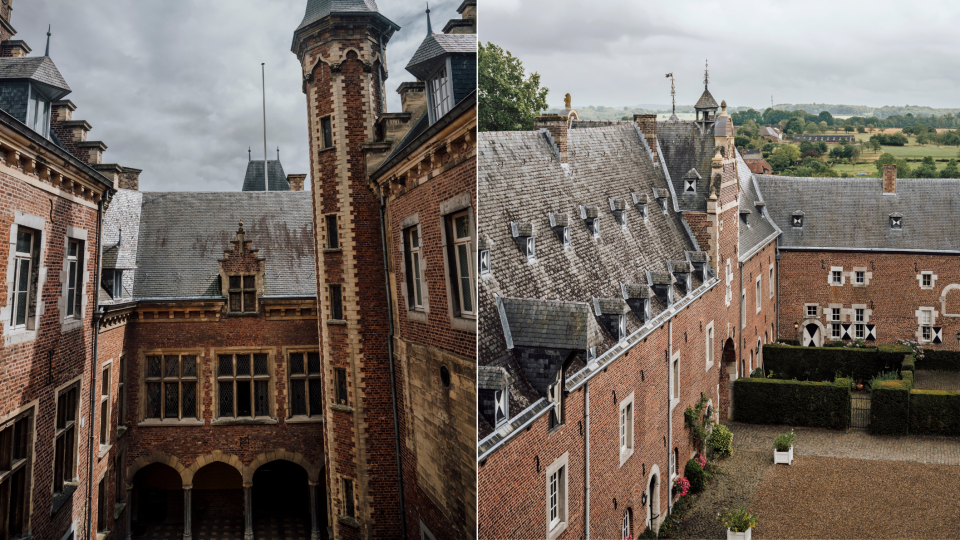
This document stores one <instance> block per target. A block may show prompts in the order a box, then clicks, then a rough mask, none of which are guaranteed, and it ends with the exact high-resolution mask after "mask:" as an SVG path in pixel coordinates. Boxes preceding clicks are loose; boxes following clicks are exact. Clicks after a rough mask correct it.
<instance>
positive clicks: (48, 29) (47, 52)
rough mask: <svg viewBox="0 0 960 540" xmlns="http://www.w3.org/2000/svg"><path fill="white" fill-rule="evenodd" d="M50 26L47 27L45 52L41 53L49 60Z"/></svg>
mask: <svg viewBox="0 0 960 540" xmlns="http://www.w3.org/2000/svg"><path fill="white" fill-rule="evenodd" d="M51 26H52V25H49V24H48V25H47V51H46V52H45V53H43V55H44V56H46V57H47V58H50V28H51Z"/></svg>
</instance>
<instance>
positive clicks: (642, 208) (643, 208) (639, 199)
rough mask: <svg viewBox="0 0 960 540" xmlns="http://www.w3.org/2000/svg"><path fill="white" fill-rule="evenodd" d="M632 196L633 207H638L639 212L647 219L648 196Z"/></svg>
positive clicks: (635, 194) (643, 194)
mask: <svg viewBox="0 0 960 540" xmlns="http://www.w3.org/2000/svg"><path fill="white" fill-rule="evenodd" d="M631 195H632V196H633V205H634V206H636V207H637V211H638V212H640V215H641V216H643V219H647V194H646V193H631Z"/></svg>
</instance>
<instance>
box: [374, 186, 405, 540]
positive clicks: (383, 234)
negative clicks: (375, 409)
mask: <svg viewBox="0 0 960 540" xmlns="http://www.w3.org/2000/svg"><path fill="white" fill-rule="evenodd" d="M385 209H386V201H385V200H384V198H383V190H381V191H380V242H381V245H382V248H383V281H384V290H385V291H386V293H387V323H388V325H389V326H388V331H387V355H388V357H389V359H390V397H391V399H392V400H393V435H394V442H395V443H396V452H397V485H398V486H399V490H400V538H402V539H403V540H406V539H407V513H406V510H405V509H404V504H403V465H402V463H401V461H400V426H399V424H398V423H397V380H396V378H395V376H394V368H393V301H392V300H391V298H392V297H391V296H390V268H389V266H388V265H387V229H386V227H385V226H384V223H385V219H384V211H385Z"/></svg>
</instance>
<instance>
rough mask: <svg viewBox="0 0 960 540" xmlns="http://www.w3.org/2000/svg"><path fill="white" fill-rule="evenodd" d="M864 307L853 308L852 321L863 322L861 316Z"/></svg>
mask: <svg viewBox="0 0 960 540" xmlns="http://www.w3.org/2000/svg"><path fill="white" fill-rule="evenodd" d="M863 312H864V308H856V309H854V310H853V316H854V319H853V320H854V322H865V319H864V318H863Z"/></svg>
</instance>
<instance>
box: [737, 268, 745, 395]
mask: <svg viewBox="0 0 960 540" xmlns="http://www.w3.org/2000/svg"><path fill="white" fill-rule="evenodd" d="M739 265H740V317H739V318H740V332H739V333H740V351H739V353H740V362H739V363H738V364H737V373H738V375H737V377H738V378H739V377H746V374H745V373H743V329H744V328H746V327H747V308H746V307H745V306H744V305H743V301H744V300H746V296H747V293H746V292H745V291H744V290H743V263H739Z"/></svg>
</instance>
